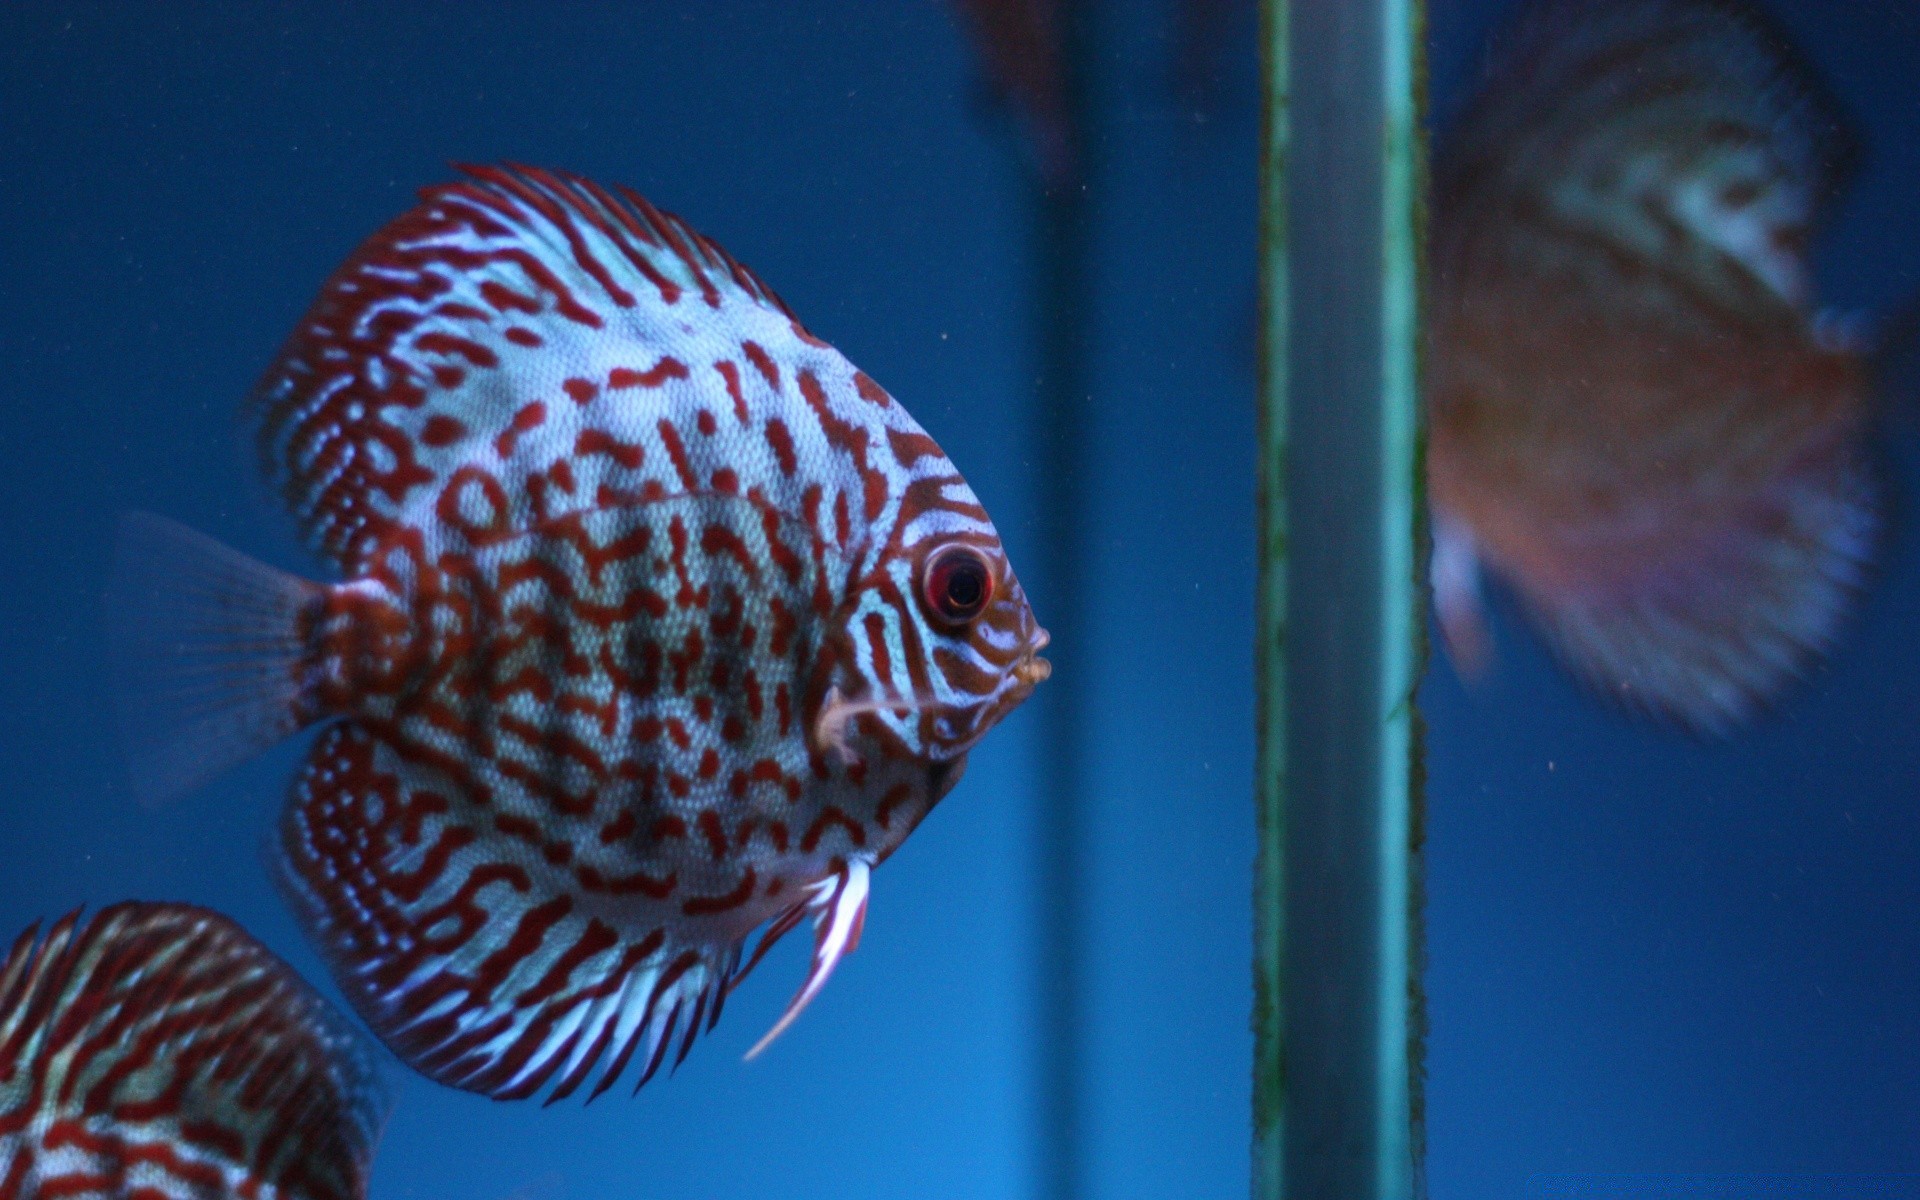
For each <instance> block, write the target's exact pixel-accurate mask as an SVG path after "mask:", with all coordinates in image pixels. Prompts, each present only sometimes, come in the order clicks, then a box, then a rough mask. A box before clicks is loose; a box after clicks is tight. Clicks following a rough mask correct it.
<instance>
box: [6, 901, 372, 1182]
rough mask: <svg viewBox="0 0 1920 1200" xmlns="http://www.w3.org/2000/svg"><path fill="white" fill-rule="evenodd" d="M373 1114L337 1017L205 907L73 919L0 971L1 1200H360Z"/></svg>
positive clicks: (129, 910) (17, 952)
mask: <svg viewBox="0 0 1920 1200" xmlns="http://www.w3.org/2000/svg"><path fill="white" fill-rule="evenodd" d="M385 1111H386V1102H385V1099H384V1093H383V1090H382V1087H381V1085H380V1083H379V1080H378V1077H377V1075H376V1073H375V1071H374V1068H373V1067H372V1065H371V1059H370V1057H369V1055H368V1052H367V1050H366V1048H365V1046H364V1044H363V1043H362V1041H361V1040H360V1039H359V1037H358V1036H357V1035H356V1034H355V1033H354V1031H353V1030H352V1028H351V1027H350V1026H349V1025H348V1024H347V1023H346V1021H345V1020H344V1018H342V1017H341V1016H340V1015H339V1014H338V1013H336V1012H334V1011H333V1009H332V1008H331V1007H330V1006H328V1005H327V1003H326V1002H325V1001H323V1000H322V999H320V997H319V996H317V995H315V994H314V993H313V992H312V991H310V990H309V989H308V988H307V987H306V985H305V984H304V983H302V982H301V981H300V979H299V978H298V977H297V976H296V975H295V974H294V973H293V971H292V970H291V969H289V968H288V967H287V966H286V965H285V964H283V963H282V962H280V960H279V959H277V958H275V957H274V956H273V954H272V953H270V952H269V951H268V950H267V949H266V948H265V947H263V946H261V945H260V944H259V943H258V942H256V941H254V940H253V938H251V937H250V936H248V935H247V933H246V932H245V931H244V930H242V929H241V928H240V927H239V926H237V925H235V924H234V923H233V922H232V921H230V920H228V919H227V918H225V917H223V916H221V915H220V914H218V913H214V912H210V911H207V910H205V909H200V908H194V907H190V906H187V905H181V904H152V903H138V902H129V903H124V904H116V905H113V906H112V907H109V908H105V909H102V910H101V911H100V912H99V913H97V914H96V915H94V916H93V917H92V918H91V919H85V920H83V919H82V918H81V917H80V916H79V914H77V913H71V914H68V915H67V916H65V917H62V918H60V919H59V920H58V921H55V922H54V923H53V925H52V926H51V928H49V929H48V931H47V933H46V935H45V937H41V936H39V928H38V926H35V927H32V928H29V929H27V930H26V931H25V932H24V933H22V934H21V935H20V937H19V938H18V939H17V940H16V941H15V942H14V944H13V948H12V951H11V953H10V954H9V955H8V956H7V958H6V959H5V960H4V961H3V962H0V1197H6V1198H7V1200H15V1198H20V1200H27V1198H31V1197H54V1196H59V1197H114V1198H116V1200H135V1198H138V1200H218V1198H222V1197H246V1198H248V1200H295V1198H297V1200H359V1198H361V1197H364V1196H365V1195H366V1193H367V1177H368V1172H369V1169H370V1166H371V1161H372V1156H373V1146H374V1142H375V1139H376V1137H377V1134H378V1130H379V1127H380V1124H381V1121H382V1120H383V1118H384V1115H385Z"/></svg>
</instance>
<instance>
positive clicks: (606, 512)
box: [115, 167, 1049, 1100]
mask: <svg viewBox="0 0 1920 1200" xmlns="http://www.w3.org/2000/svg"><path fill="white" fill-rule="evenodd" d="M466 172H467V176H468V178H467V179H465V180H463V181H460V182H456V183H452V184H448V185H445V186H441V187H435V188H430V189H428V190H427V191H425V192H424V193H423V196H422V199H421V202H420V204H419V206H418V207H416V208H415V209H413V210H412V211H411V212H409V213H407V214H406V215H404V216H402V217H400V218H399V219H397V220H395V221H394V222H393V223H391V224H389V225H388V226H387V227H386V228H384V229H382V230H381V231H380V232H378V233H376V234H375V235H374V236H373V237H372V239H371V240H369V241H368V242H367V243H366V244H365V245H363V246H362V247H361V248H360V249H359V250H358V251H357V252H356V253H355V254H354V255H353V256H352V257H351V258H350V259H349V260H348V261H347V262H346V264H345V265H344V266H342V267H341V268H340V270H339V271H338V272H337V273H336V274H335V275H334V276H333V278H332V279H331V280H330V281H329V282H328V283H327V284H326V286H325V288H324V289H323V290H322V292H321V295H320V297H319V299H318V301H317V302H316V303H315V304H314V306H313V308H312V310H311V311H310V312H309V313H308V314H307V315H306V317H305V318H304V319H303V320H302V321H301V323H300V325H299V326H298V328H297V329H296V330H295V332H294V333H293V335H292V337H291V339H290V340H289V341H288V343H287V345H286V347H285V349H284V351H283V352H282V354H281V356H280V358H279V360H278V361H277V362H276V363H275V364H274V365H273V367H272V368H271V369H270V370H269V371H268V372H267V375H266V377H265V379H264V381H263V382H262V383H261V385H260V388H259V391H258V394H257V396H256V397H255V399H254V401H253V402H252V404H251V406H250V413H251V415H252V417H253V419H254V421H255V423H256V426H257V429H258V433H259V445H260V448H261V452H262V457H263V461H264V462H265V466H266V471H267V474H268V476H269V478H270V479H271V480H272V481H273V482H274V483H275V484H276V485H277V486H278V488H279V489H280V491H281V492H282V494H283V495H284V497H285V499H286V501H287V503H288V504H289V506H290V507H291V508H292V510H293V512H294V514H295V516H296V517H297V518H298V520H299V522H300V525H301V527H302V529H303V530H304V531H305V533H306V534H307V536H308V537H309V539H310V541H311V542H312V543H313V545H314V546H315V547H317V548H318V549H319V550H320V551H321V552H322V553H323V554H324V555H325V556H326V557H327V558H329V559H330V560H331V561H332V562H333V563H334V564H335V565H336V566H337V567H338V568H339V569H340V570H341V571H342V572H343V573H344V574H345V576H346V582H343V583H340V584H337V585H334V586H331V587H328V586H322V585H320V584H317V583H311V582H308V581H305V580H301V579H296V578H293V577H290V576H286V575H282V574H280V573H279V572H277V571H274V570H271V569H270V568H267V567H264V566H261V565H260V564H257V563H253V562H251V561H249V560H246V559H244V558H242V557H241V556H239V555H238V554H236V553H235V552H233V551H230V550H226V549H224V548H222V547H219V546H217V545H215V544H213V543H211V542H208V541H207V540H205V539H203V538H200V537H199V536H198V535H193V534H189V533H186V532H185V531H182V530H180V529H179V528H178V527H176V526H172V525H170V524H168V523H165V522H161V521H159V520H158V519H157V518H138V519H135V520H133V521H132V522H130V524H129V525H128V529H127V534H126V538H125V543H126V544H125V550H124V552H123V556H122V557H123V562H124V564H125V566H124V568H123V571H124V574H123V578H122V582H121V584H120V585H119V589H118V590H119V593H120V596H121V599H120V601H119V602H117V604H116V606H115V607H116V609H117V611H119V612H120V614H121V633H120V635H119V638H120V641H121V642H122V644H123V649H125V650H127V652H128V658H129V661H130V663H131V664H132V667H131V668H130V669H129V671H128V673H127V674H128V678H129V680H130V681H131V682H132V684H133V687H132V691H131V693H130V695H131V699H130V702H129V704H128V706H127V707H128V709H129V712H130V714H131V717H130V720H129V726H130V729H131V730H132V731H133V733H134V734H135V735H136V741H137V753H136V755H135V762H136V771H137V776H138V779H139V786H140V787H141V788H142V790H143V791H144V792H145V793H147V794H150V795H164V794H167V793H170V792H175V791H178V790H180V789H181V788H183V787H185V786H190V785H191V784H193V783H194V782H196V781H197V780H199V779H202V778H204V777H206V776H207V775H208V774H209V773H210V772H212V771H214V770H217V769H219V768H222V767H224V766H225V765H227V764H229V763H231V762H233V761H235V760H237V759H238V758H240V757H243V756H245V755H247V754H250V753H252V752H253V751H255V750H257V749H259V748H260V747H262V746H264V745H266V744H269V743H271V742H272V741H274V740H276V739H278V738H280V737H282V736H284V735H285V734H288V733H291V732H292V731H294V730H295V729H297V728H300V727H304V726H307V725H312V724H316V723H324V724H325V728H324V730H323V731H322V732H321V734H320V736H319V739H318V741H317V742H316V743H315V744H314V746H313V748H312V750H311V752H310V753H309V755H308V758H307V765H306V770H305V772H304V773H303V774H302V775H301V777H300V778H299V780H298V781H297V782H296V784H295V786H294V789H293V794H292V796H291V797H290V799H289V801H288V803H287V806H286V808H285V811H284V816H283V819H282V822H281V830H280V844H281V849H282V850H283V852H284V859H285V864H286V871H285V875H286V879H287V883H288V890H289V892H290V894H291V896H292V898H293V901H294V904H295V907H296V908H297V910H298V912H299V914H300V916H301V918H302V920H303V922H304V924H305V926H306V928H307V930H308V931H309V933H310V934H311V935H312V937H313V938H314V939H315V941H316V942H317V943H318V944H319V946H320V947H321V948H322V950H323V951H324V952H325V954H326V956H327V958H328V960H329V963H330V965H331V967H332V969H333V971H334V974H335V977H336V978H337V979H338V981H339V984H340V987H341V990H342V991H343V992H345V993H346V995H347V996H348V998H349V999H350V1000H351V1002H352V1003H353V1005H354V1007H355V1008H356V1009H357V1010H358V1011H359V1012H360V1014H361V1015H362V1016H363V1017H364V1018H365V1019H366V1021H367V1022H368V1024H369V1025H371V1026H372V1027H373V1029H374V1030H375V1031H376V1032H377V1033H378V1034H379V1035H380V1037H381V1038H382V1039H383V1040H384V1041H385V1042H386V1043H387V1044H388V1045H389V1046H390V1047H392V1049H393V1050H394V1052H395V1053H397V1054H398V1055H399V1056H400V1057H401V1058H402V1059H404V1060H405V1061H406V1062H407V1063H409V1064H410V1065H412V1066H413V1067H415V1068H417V1069H418V1070H420V1071H421V1072H423V1073H424V1074H426V1075H428V1076H429V1077H431V1078H433V1079H436V1080H438V1081H441V1082H443V1083H447V1084H450V1085H453V1086H455V1087H460V1088H465V1089H469V1090H472V1091H477V1092H482V1093H485V1094H487V1095H491V1096H495V1097H501V1098H509V1097H524V1096H529V1095H532V1094H534V1093H536V1092H538V1091H540V1090H541V1089H542V1088H545V1087H548V1086H549V1085H550V1087H551V1090H550V1092H549V1093H548V1097H549V1099H550V1100H557V1099H559V1098H561V1097H563V1096H565V1095H567V1094H569V1093H571V1092H573V1091H574V1090H575V1089H576V1088H578V1087H579V1086H580V1085H581V1083H582V1082H584V1081H585V1080H586V1079H587V1078H588V1077H589V1075H590V1074H591V1073H592V1072H593V1071H594V1070H595V1069H596V1068H599V1070H600V1074H599V1078H598V1083H597V1086H596V1087H595V1088H594V1089H593V1093H592V1094H594V1095H597V1094H599V1092H601V1091H603V1090H605V1089H606V1088H607V1087H609V1086H611V1085H612V1083H613V1082H614V1080H615V1078H616V1077H618V1076H619V1075H620V1074H621V1073H622V1071H623V1070H624V1069H625V1068H626V1066H627V1065H628V1063H629V1061H630V1060H633V1059H635V1058H636V1056H637V1061H638V1063H639V1064H640V1067H641V1074H640V1082H642V1083H644V1082H645V1081H646V1080H647V1079H648V1078H649V1077H651V1076H652V1075H653V1074H654V1072H655V1071H656V1070H657V1069H658V1068H659V1067H660V1066H661V1064H662V1062H663V1061H664V1060H665V1058H666V1057H667V1055H668V1053H669V1051H670V1049H673V1048H674V1047H675V1046H677V1049H678V1055H677V1057H676V1058H675V1061H676V1062H678V1061H679V1059H680V1058H684V1057H685V1055H686V1053H687V1050H688V1049H689V1048H690V1047H691V1045H692V1043H693V1041H694V1038H695V1035H696V1034H697V1033H698V1032H699V1031H700V1030H701V1029H702V1028H703V1027H706V1028H710V1027H711V1026H712V1024H713V1022H714V1021H715V1020H717V1019H718V1017H719V1015H720V1008H721V1004H722V1002H723V1001H724V999H725V998H726V995H727V993H728V991H729V989H730V988H731V987H732V985H733V984H734V983H735V982H737V980H738V978H739V976H740V975H742V974H744V971H743V970H742V969H741V967H740V959H741V945H742V942H743V939H745V938H746V937H747V936H748V935H749V934H750V933H751V932H752V931H753V930H754V929H755V928H756V927H759V926H761V925H763V924H766V925H767V929H766V932H765V935H764V936H763V938H762V940H761V942H760V944H759V950H758V951H757V952H756V953H755V955H754V956H753V958H752V959H751V960H749V961H748V963H747V966H748V967H749V968H750V967H751V966H752V965H753V962H754V961H757V960H758V958H759V956H760V953H763V952H764V951H765V949H766V947H767V946H768V945H769V944H770V943H771V941H772V940H773V939H774V938H777V937H779V936H780V935H781V934H783V933H785V932H787V931H788V930H790V929H791V928H793V927H794V926H795V925H797V924H799V923H800V922H801V921H802V920H804V919H806V918H807V917H808V916H812V917H813V918H814V921H815V952H814V958H813V963H812V967H811V969H810V971H809V973H808V975H807V978H806V980H805V982H804V984H803V986H802V987H801V989H800V991H799V993H798V994H797V995H796V996H795V997H794V1000H793V1002H792V1004H791V1005H790V1006H789V1008H788V1010H787V1012H786V1014H785V1016H783V1017H782V1019H781V1021H780V1023H779V1024H778V1025H776V1026H775V1028H774V1031H773V1033H770V1034H769V1035H768V1038H771V1037H772V1036H773V1034H774V1033H778V1032H779V1031H780V1030H781V1029H783V1028H784V1027H785V1026H786V1025H787V1023H788V1022H790V1021H791V1020H792V1019H793V1017H794V1016H795V1015H797V1014H798V1012H799V1011H800V1009H801V1008H802V1007H803V1006H804V1005H805V1004H806V1003H807V1002H808V1001H809V1000H811V999H812V998H813V996H814V995H815V994H816V993H817V992H818V991H819V990H820V987H821V986H822V985H823V984H824V983H825V981H826V979H827V976H828V975H829V973H830V972H831V971H832V970H833V968H834V965H835V964H836V962H837V961H838V960H839V959H840V957H841V956H842V955H843V954H845V953H847V952H848V951H850V950H852V949H853V947H854V945H855V944H856V942H857V941H858V939H859V936H860V930H861V925H862V920H863V916H864V913H865V910H866V902H867V889H868V875H869V872H870V870H871V869H872V868H873V867H874V866H875V865H876V864H878V863H879V862H881V861H882V860H884V859H885V858H886V857H887V856H888V855H889V854H891V853H892V852H893V851H894V850H895V849H896V848H898V847H899V845H900V844H901V842H902V841H903V840H904V839H905V838H906V837H907V835H908V834H909V833H911V832H912V830H913V829H914V827H915V826H916V825H918V824H919V822H920V820H921V819H922V818H923V817H924V816H926V814H927V812H928V810H929V809H931V808H932V806H933V805H934V803H935V802H936V801H938V800H939V799H940V798H941V797H942V796H944V795H945V794H946V793H947V791H948V790H949V789H951V788H952V787H953V786H954V784H955V783H956V782H957V781H958V780H959V777H960V773H961V769H962V767H963V766H964V764H965V762H966V756H967V753H968V751H969V750H970V749H971V748H972V747H973V746H974V745H975V744H977V743H978V742H979V741H980V739H981V737H982V736H984V735H985V734H986V733H987V731H988V730H989V729H990V728H991V727H992V726H993V725H994V724H995V723H996V722H997V721H999V720H1000V719H1001V718H1002V717H1004V716H1005V715H1006V714H1007V713H1008V712H1009V711H1010V710H1011V709H1012V708H1013V707H1014V706H1015V705H1017V704H1019V703H1020V702H1021V700H1023V699H1024V698H1025V697H1026V696H1027V695H1028V693H1029V692H1031V691H1032V689H1033V687H1034V686H1035V685H1036V684H1037V683H1039V682H1040V681H1041V680H1043V679H1045V678H1046V676H1047V673H1048V670H1049V668H1048V664H1047V661H1046V660H1045V659H1044V658H1041V657H1040V656H1039V652H1040V650H1041V649H1042V648H1044V646H1045V645H1046V643H1047V634H1046V632H1045V631H1044V630H1043V629H1041V628H1040V626H1039V625H1038V624H1036V622H1035V621H1034V617H1033V613H1032V611H1031V610H1030V609H1029V607H1028V605H1027V600H1026V597H1025V595H1024V594H1023V592H1022V590H1021V587H1020V583H1019V581H1018V580H1017V579H1016V577H1015V576H1014V573H1013V571H1012V568H1011V567H1010V566H1009V565H1008V563H1007V559H1006V555H1005V554H1004V552H1003V551H1002V548H1001V544H1000V539H999V537H998V535H997V534H996V533H995V531H994V527H993V524H992V522H991V521H990V520H988V517H987V514H986V512H985V510H984V509H982V507H981V505H980V502H979V500H978V499H977V498H976V497H975V496H974V494H973V492H972V490H971V489H969V488H968V486H967V484H966V482H965V481H964V480H963V479H962V478H961V477H960V475H959V473H958V472H957V471H955V469H954V467H953V465H952V463H951V462H949V461H948V459H947V457H946V455H945V454H944V453H942V452H941V450H940V448H939V446H938V445H936V444H935V443H934V441H933V439H932V438H930V437H928V436H927V434H926V432H925V431H924V430H923V429H922V428H921V427H920V426H919V425H918V424H916V423H915V422H914V420H913V418H912V417H910V416H909V415H908V414H907V412H906V410H905V409H904V408H903V407H901V405H900V404H899V403H898V402H896V401H895V400H894V399H893V397H892V396H890V395H889V394H888V393H887V392H886V391H885V390H884V389H883V388H881V387H880V385H879V384H877V383H875V382H874V381H873V380H872V379H871V378H869V377H868V376H867V375H865V374H864V373H862V372H860V371H858V370H856V369H855V368H854V367H853V366H852V364H850V363H849V362H847V360H846V359H845V358H843V357H841V355H840V354H839V353H838V352H836V351H835V350H834V349H833V348H832V347H831V346H829V345H827V344H826V343H825V342H822V341H821V340H820V339H818V338H816V337H814V336H813V335H812V334H810V333H808V332H807V331H806V329H804V328H803V327H802V326H801V325H800V323H799V322H798V321H797V320H796V319H795V318H794V316H793V315H792V313H791V312H789V311H788V309H787V307H786V306H785V305H784V304H783V303H782V302H781V301H780V300H779V299H778V298H777V297H776V296H775V295H774V293H773V292H772V291H771V290H770V289H769V288H768V287H767V286H766V285H765V284H764V283H762V282H761V281H760V280H759V279H758V278H757V277H756V276H754V275H753V274H752V273H751V272H749V271H748V270H747V269H746V268H745V267H743V266H741V265H740V264H739V263H738V262H736V261H734V260H733V259H732V258H731V257H729V256H728V255H727V254H726V252H725V251H723V250H721V249H720V248H719V247H718V246H716V245H715V244H714V243H712V242H710V241H708V240H707V239H705V238H703V237H702V236H700V235H699V234H697V233H695V232H694V231H693V230H692V229H691V228H689V227H688V226H687V225H686V224H685V223H684V222H682V221H680V220H679V219H678V218H676V217H673V216H670V215H668V214H666V213H663V212H661V211H659V210H658V209H656V208H654V207H653V206H652V205H651V204H649V203H648V202H647V201H646V200H644V199H642V198H641V197H640V196H638V195H636V194H635V193H633V192H631V191H628V190H626V189H623V188H622V189H610V188H606V187H602V186H600V185H598V184H595V183H592V182H589V181H588V180H585V179H580V178H577V177H574V176H570V175H563V174H559V173H554V172H548V171H539V170H529V169H523V168H518V167H473V168H467V169H466ZM143 648H144V649H143ZM141 730H145V731H146V736H139V734H140V731H141ZM761 1044H762V1045H764V1044H765V1041H764V1040H763V1042H762V1043H761ZM757 1051H758V1047H756V1050H755V1052H757Z"/></svg>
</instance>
